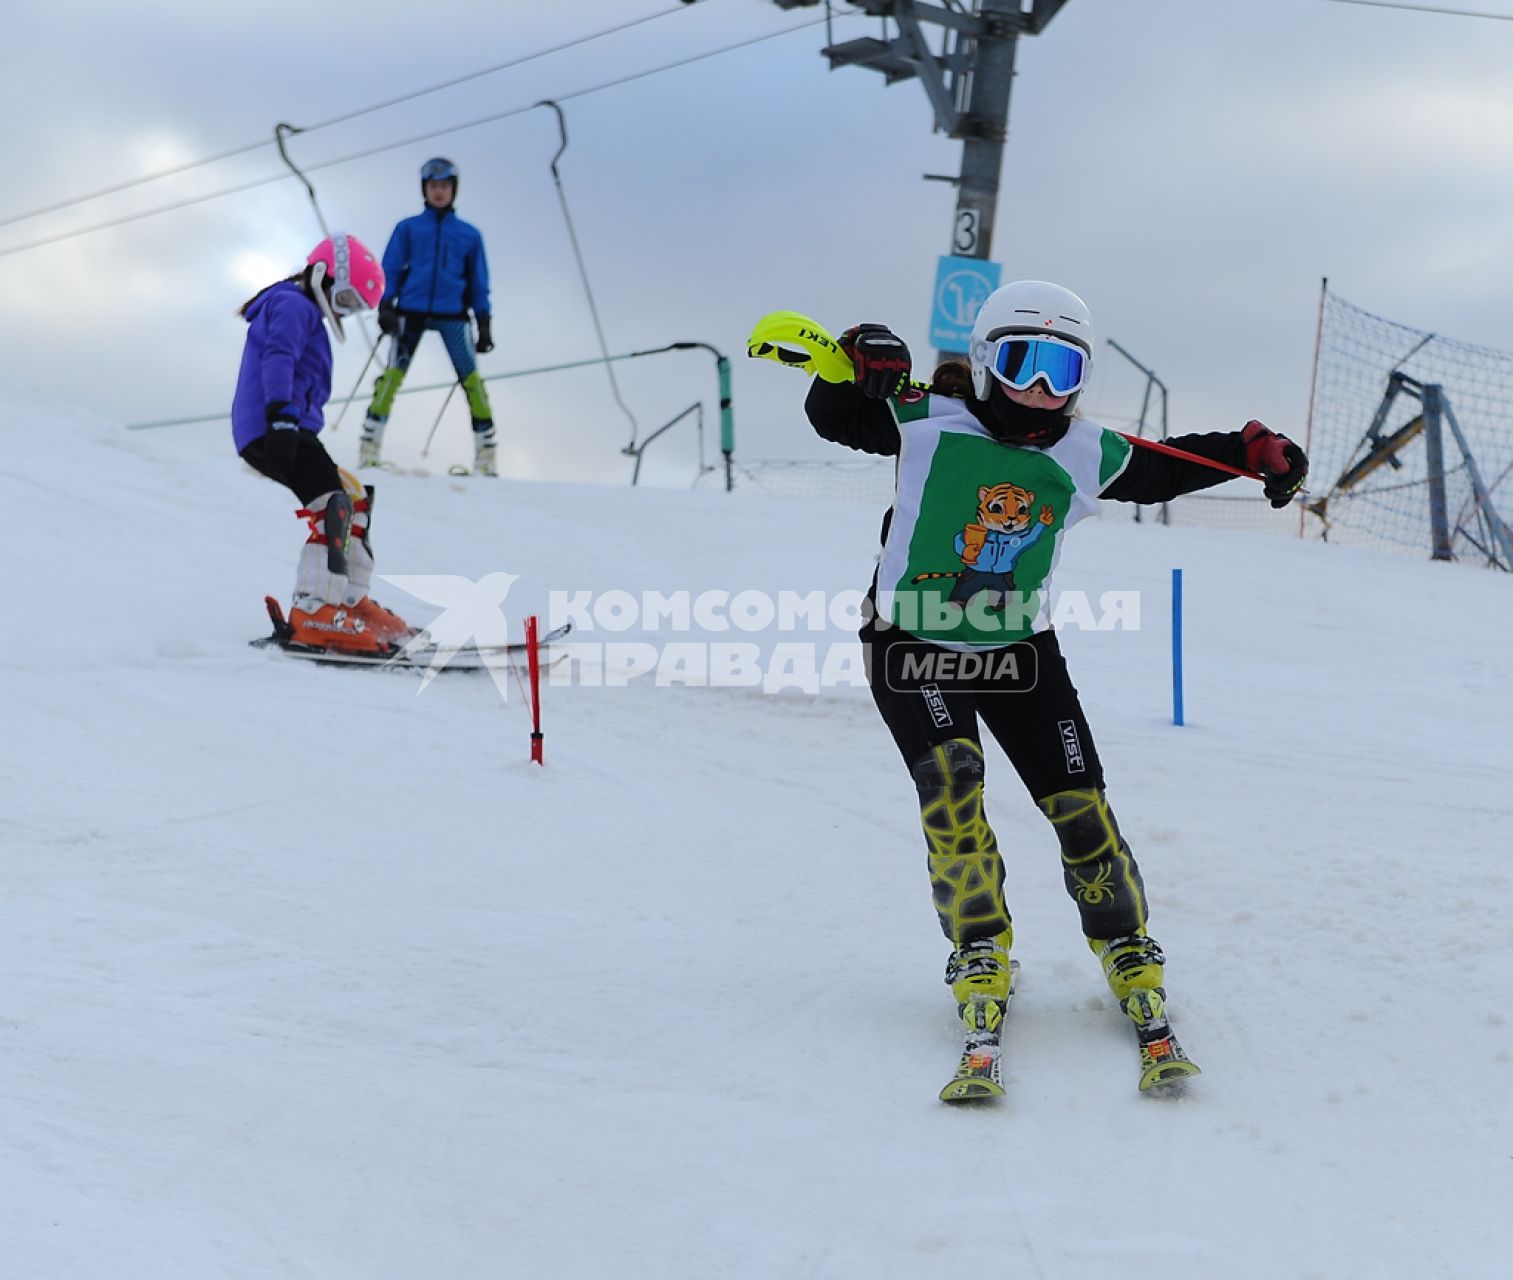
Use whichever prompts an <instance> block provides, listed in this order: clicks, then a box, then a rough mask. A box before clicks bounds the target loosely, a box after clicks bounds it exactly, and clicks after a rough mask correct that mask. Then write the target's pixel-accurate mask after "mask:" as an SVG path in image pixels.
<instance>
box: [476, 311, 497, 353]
mask: <svg viewBox="0 0 1513 1280" xmlns="http://www.w3.org/2000/svg"><path fill="white" fill-rule="evenodd" d="M493 349H494V330H493V322H492V321H491V320H490V319H489V317H488V316H479V317H478V348H477V350H478V354H479V355H481V356H486V355H488V353H489V352H490V351H492V350H493Z"/></svg>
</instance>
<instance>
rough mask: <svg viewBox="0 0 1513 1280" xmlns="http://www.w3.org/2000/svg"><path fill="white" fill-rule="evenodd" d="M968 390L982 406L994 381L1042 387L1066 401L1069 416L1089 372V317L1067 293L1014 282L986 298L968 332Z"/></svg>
mask: <svg viewBox="0 0 1513 1280" xmlns="http://www.w3.org/2000/svg"><path fill="white" fill-rule="evenodd" d="M970 355H971V360H972V390H973V392H974V394H975V395H976V396H977V398H978V399H979V400H986V399H987V398H988V392H989V390H990V389H991V387H992V385H993V381H994V379H996V380H997V381H999V382H1001V383H1003V385H1004V386H1006V387H1013V388H1015V389H1016V390H1020V391H1027V390H1029V388H1030V387H1032V386H1034V385H1035V383H1037V382H1039V383H1041V384H1042V385H1043V386H1044V387H1045V388H1046V390H1048V391H1049V392H1050V393H1051V394H1052V395H1058V396H1066V397H1068V399H1067V402H1066V408H1065V409H1064V410H1063V412H1065V413H1068V414H1070V413H1071V412H1072V409H1073V408H1074V407H1075V406H1076V403H1077V398H1078V396H1080V395H1081V394H1082V390H1083V388H1084V387H1086V386H1087V382H1088V376H1089V375H1090V374H1091V372H1092V366H1093V315H1092V312H1090V311H1089V310H1088V309H1087V303H1085V302H1084V301H1083V300H1082V299H1081V298H1079V297H1078V296H1077V295H1076V294H1075V293H1073V292H1072V291H1071V290H1070V289H1063V288H1062V287H1061V286H1060V285H1059V284H1051V283H1050V282H1049V281H1047V280H1015V281H1014V282H1013V283H1012V284H1006V285H1004V286H1003V287H1002V288H1000V289H995V290H994V291H993V292H992V293H991V294H989V295H988V300H987V301H986V302H984V303H983V304H982V310H981V311H979V312H978V313H977V322H976V323H975V324H974V325H973V326H972V339H971V347H970Z"/></svg>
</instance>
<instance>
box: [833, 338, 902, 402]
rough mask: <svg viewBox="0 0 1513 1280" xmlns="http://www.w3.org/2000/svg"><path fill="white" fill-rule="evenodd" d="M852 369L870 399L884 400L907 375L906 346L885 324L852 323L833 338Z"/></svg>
mask: <svg viewBox="0 0 1513 1280" xmlns="http://www.w3.org/2000/svg"><path fill="white" fill-rule="evenodd" d="M835 342H836V345H837V346H838V347H840V349H841V350H842V351H844V352H845V353H846V354H847V355H848V356H850V357H851V363H852V365H853V366H854V367H855V369H856V385H857V386H858V387H860V388H861V389H862V394H863V395H864V396H866V397H868V398H869V399H871V400H886V399H887V398H888V397H889V396H891V395H892V394H893V393H894V392H895V391H897V390H898V387H899V383H901V382H903V380H904V379H905V378H907V377H908V376H909V365H910V361H909V348H908V346H907V345H906V344H905V343H904V340H903V339H902V338H900V337H899V336H898V334H896V333H894V332H893V331H892V330H891V329H889V328H888V326H887V325H885V324H854V325H852V326H851V327H850V328H849V329H847V330H846V332H845V333H843V334H841V336H840V337H839V338H837V339H836V340H835Z"/></svg>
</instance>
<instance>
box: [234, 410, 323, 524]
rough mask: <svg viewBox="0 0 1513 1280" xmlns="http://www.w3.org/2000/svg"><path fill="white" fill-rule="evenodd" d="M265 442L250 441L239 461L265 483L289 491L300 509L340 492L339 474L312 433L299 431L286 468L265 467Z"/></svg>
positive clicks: (259, 440)
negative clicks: (292, 492) (273, 483)
mask: <svg viewBox="0 0 1513 1280" xmlns="http://www.w3.org/2000/svg"><path fill="white" fill-rule="evenodd" d="M267 439H268V437H267V436H266V435H261V436H258V438H257V439H256V440H254V441H252V442H251V443H250V444H249V445H248V446H247V447H246V448H245V449H243V450H242V461H243V462H245V463H246V464H247V465H248V466H249V467H251V468H252V469H253V470H254V471H257V472H259V473H260V474H262V475H265V476H267V477H268V479H270V480H277V481H278V483H279V484H281V485H284V486H286V487H287V488H290V489H293V490H294V496H295V497H296V498H298V499H299V500H300V505H301V506H306V507H308V506H309V505H310V503H311V502H312V501H314V500H315V499H316V498H318V497H320V495H321V494H323V493H332V492H340V491H341V489H342V482H341V473H340V471H339V470H338V468H337V466H336V463H335V462H333V461H332V460H331V455H330V454H329V453H327V452H326V446H325V445H323V444H322V443H321V442H320V437H319V436H318V435H316V434H315V432H313V431H306V430H305V429H304V428H303V427H301V428H299V431H298V448H296V449H295V451H294V456H293V461H292V462H291V463H290V464H289V465H287V466H278V465H271V464H270V463H269V461H268V458H267V455H266V452H265V449H264V446H265V444H266V442H267Z"/></svg>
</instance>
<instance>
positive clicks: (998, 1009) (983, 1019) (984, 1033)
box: [940, 960, 1019, 1102]
mask: <svg viewBox="0 0 1513 1280" xmlns="http://www.w3.org/2000/svg"><path fill="white" fill-rule="evenodd" d="M1018 987H1019V961H1018V960H1011V961H1009V994H1008V995H1007V996H1005V997H1004V998H1003V999H1002V1000H995V999H994V998H993V997H992V996H973V997H972V998H971V999H970V1000H969V1001H968V1002H967V1003H966V1004H964V1005H962V1007H961V1020H962V1023H963V1026H964V1028H965V1036H966V1039H965V1041H964V1043H963V1045H962V1050H961V1061H960V1062H959V1063H958V1064H957V1067H956V1074H955V1075H954V1076H952V1077H951V1079H950V1080H949V1081H948V1082H947V1083H946V1087H945V1088H944V1089H942V1090H941V1091H940V1100H941V1101H942V1102H991V1101H992V1100H993V1099H994V1098H1001V1097H1003V1071H1002V1059H1003V1023H1004V1019H1005V1018H1006V1017H1007V1016H1008V1011H1009V1003H1010V1001H1012V1000H1013V999H1014V992H1015V991H1016V990H1017V989H1018Z"/></svg>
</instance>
